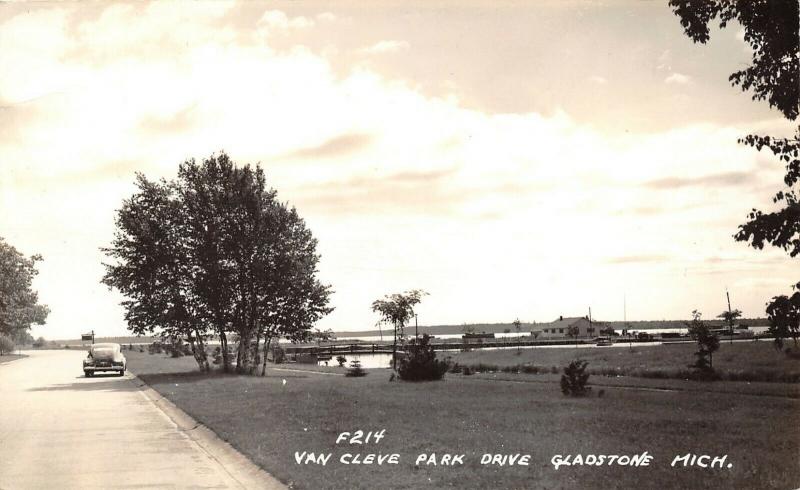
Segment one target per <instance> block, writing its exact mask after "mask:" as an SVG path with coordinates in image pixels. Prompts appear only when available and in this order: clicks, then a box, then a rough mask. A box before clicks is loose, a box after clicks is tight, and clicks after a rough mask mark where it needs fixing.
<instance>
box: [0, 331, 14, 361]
mask: <svg viewBox="0 0 800 490" xmlns="http://www.w3.org/2000/svg"><path fill="white" fill-rule="evenodd" d="M12 352H14V340H13V339H12V338H11V337H9V336H8V335H6V334H3V333H0V356H4V355H6V354H11V353H12Z"/></svg>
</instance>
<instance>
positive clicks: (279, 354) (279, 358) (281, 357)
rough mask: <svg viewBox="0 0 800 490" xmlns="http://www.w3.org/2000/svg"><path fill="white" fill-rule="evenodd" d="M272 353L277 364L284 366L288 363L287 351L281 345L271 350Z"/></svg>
mask: <svg viewBox="0 0 800 490" xmlns="http://www.w3.org/2000/svg"><path fill="white" fill-rule="evenodd" d="M271 351H272V362H274V363H275V364H282V363H284V362H286V351H285V350H284V349H283V347H281V346H279V345H275V346H273V347H272V349H271Z"/></svg>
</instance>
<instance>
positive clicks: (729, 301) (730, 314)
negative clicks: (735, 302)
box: [725, 288, 733, 344]
mask: <svg viewBox="0 0 800 490" xmlns="http://www.w3.org/2000/svg"><path fill="white" fill-rule="evenodd" d="M725 296H727V298H728V328H729V329H730V331H729V332H728V333H730V334H731V342H730V343H731V344H732V343H733V313H731V294H730V293H729V292H728V288H725Z"/></svg>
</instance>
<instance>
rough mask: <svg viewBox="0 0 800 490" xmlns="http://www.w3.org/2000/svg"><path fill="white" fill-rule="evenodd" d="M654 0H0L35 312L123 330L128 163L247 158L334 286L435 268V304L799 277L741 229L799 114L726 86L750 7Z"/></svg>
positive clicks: (5, 95) (354, 310) (75, 327)
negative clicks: (695, 17)
mask: <svg viewBox="0 0 800 490" xmlns="http://www.w3.org/2000/svg"><path fill="white" fill-rule="evenodd" d="M711 37H712V38H711V41H710V43H709V44H707V45H699V44H693V43H692V42H691V40H690V39H688V38H687V37H686V36H685V35H684V34H683V33H682V28H681V26H680V23H679V21H678V19H677V17H675V15H673V14H672V12H671V11H670V9H669V7H668V5H667V2H666V1H663V2H640V1H625V0H619V1H607V2H600V1H541V2H510V1H506V2H503V1H501V2H476V1H471V2H470V1H467V2H455V1H453V2H447V1H445V2H434V3H431V2H420V3H418V4H414V3H409V2H396V3H395V2H374V3H370V4H369V6H368V7H365V6H364V4H361V2H358V3H356V2H352V3H348V2H339V3H336V4H333V5H331V4H330V3H329V2H325V3H323V2H303V1H298V2H269V3H264V2H241V3H236V2H222V1H219V2H192V3H189V2H177V1H176V2H163V3H147V2H142V3H135V4H127V3H110V2H85V3H69V2H65V3H53V4H50V3H47V2H36V3H32V2H31V3H20V4H2V5H0V47H1V48H0V236H2V237H3V238H4V239H5V240H6V241H7V242H8V243H10V244H11V245H14V246H15V247H16V248H17V249H19V250H20V251H21V252H22V253H24V254H26V255H31V254H35V253H38V254H41V255H42V256H43V257H44V261H43V262H41V263H40V264H39V270H40V274H39V276H38V277H37V278H36V281H35V288H36V289H37V290H38V292H39V295H40V299H41V302H42V303H45V304H47V305H49V307H50V308H51V313H50V316H49V319H48V322H47V325H45V326H37V327H35V328H34V329H33V333H34V335H35V336H38V335H43V336H45V338H50V339H58V338H70V337H75V336H76V335H78V334H79V333H81V332H85V331H89V330H94V331H95V332H96V333H97V334H98V335H100V336H113V335H122V334H124V333H125V332H126V325H125V322H124V319H123V314H124V312H123V310H122V308H121V307H120V306H119V302H120V301H121V300H122V297H121V296H119V294H118V293H117V292H115V291H109V290H108V288H106V287H105V286H103V285H101V284H100V278H101V277H102V274H103V271H104V268H103V265H102V264H103V262H104V261H107V260H108V259H106V258H105V257H104V255H103V254H102V252H101V250H100V249H101V247H103V246H107V245H109V244H110V242H111V239H112V236H113V233H114V217H115V213H116V210H118V209H119V208H120V206H121V203H122V200H123V199H125V198H126V197H128V196H130V195H131V194H132V193H133V192H134V186H133V182H134V175H135V173H136V172H142V173H144V174H145V175H146V176H147V177H149V178H151V179H155V178H160V177H164V178H172V177H174V176H175V175H176V173H177V167H178V164H179V163H180V162H182V161H184V160H187V159H189V158H196V159H202V158H204V157H208V156H210V155H211V154H213V153H215V152H219V151H225V152H227V153H228V154H229V155H230V156H231V157H232V158H233V159H234V161H236V162H238V163H240V164H245V163H253V164H255V163H259V164H260V165H261V166H262V167H263V168H264V169H265V171H266V172H267V176H268V179H269V184H270V186H272V187H274V188H275V189H277V191H278V196H279V198H280V199H281V200H283V201H286V202H289V203H290V204H291V205H293V206H295V207H296V208H297V210H298V212H299V213H300V215H301V216H302V217H303V218H304V219H305V220H306V223H307V225H308V226H309V228H310V229H311V230H312V232H313V234H314V236H315V237H316V238H317V239H318V240H319V244H318V252H319V253H320V255H321V259H320V262H319V278H320V280H321V281H322V282H323V283H325V284H330V285H331V287H332V289H333V290H334V291H335V292H334V294H333V296H332V297H331V304H332V306H333V307H334V308H335V310H334V311H333V312H332V313H331V314H330V315H328V316H327V317H325V318H324V319H322V320H321V321H320V322H319V323H318V327H319V328H323V329H324V328H332V329H334V330H362V329H364V330H366V329H370V328H373V326H374V325H375V323H376V321H377V320H378V318H377V317H376V315H375V314H374V313H373V312H372V311H371V309H370V305H371V303H372V301H373V300H375V299H378V298H380V297H382V296H383V295H385V294H390V293H396V292H402V291H405V290H409V289H423V290H425V291H426V292H428V293H429V295H428V296H426V297H425V298H424V300H423V302H422V303H421V304H420V305H419V307H418V309H417V312H418V315H419V323H420V324H421V325H433V324H461V323H478V322H492V323H499V322H511V321H513V320H514V319H515V318H519V319H520V320H522V321H524V322H532V321H538V322H546V321H552V320H553V319H555V318H557V317H558V316H559V315H564V316H582V315H586V314H588V312H589V308H591V311H592V316H593V318H596V319H598V320H622V319H623V317H624V316H625V315H627V319H628V320H656V319H685V318H689V316H690V313H691V311H692V310H694V309H697V310H700V311H702V312H703V313H704V316H705V317H706V318H711V317H715V316H716V315H718V314H719V313H720V312H722V311H723V310H724V309H726V308H727V304H726V300H725V292H726V290H727V291H729V292H730V296H731V302H732V306H733V308H739V309H741V310H742V311H743V312H744V315H745V316H746V317H757V316H764V305H765V303H766V301H767V300H768V299H769V298H771V297H772V296H775V295H777V294H785V293H787V292H788V291H790V285H791V284H793V283H794V282H796V279H797V278H796V277H795V276H794V275H793V274H792V271H791V270H790V269H791V267H790V265H791V262H789V260H790V259H789V258H788V256H786V255H784V254H783V253H781V251H780V250H762V251H758V250H754V249H752V248H749V247H748V246H747V245H746V244H743V243H737V242H735V241H734V240H733V238H732V236H733V234H734V233H735V232H736V231H737V226H738V225H740V224H742V223H743V222H744V221H745V219H746V217H747V213H748V212H749V211H750V209H751V208H754V207H755V208H759V209H770V205H771V202H772V201H771V197H772V195H773V194H774V193H775V192H776V191H777V190H779V189H780V188H781V186H782V174H783V172H782V170H783V169H782V166H781V165H780V164H779V163H778V162H776V161H775V160H774V159H773V158H771V157H770V154H767V153H764V152H762V153H758V152H757V151H755V150H754V149H752V148H747V147H744V146H742V145H739V144H737V138H739V137H742V136H744V135H746V134H748V133H753V132H760V133H762V134H781V133H788V131H786V128H787V127H788V126H787V123H786V122H785V120H783V119H782V118H781V116H780V114H779V113H778V112H776V111H771V110H769V109H768V107H767V105H766V104H765V103H757V102H753V101H751V100H750V97H749V95H748V94H744V93H742V92H741V91H740V90H739V89H738V88H734V87H731V86H730V84H729V82H728V81H727V79H728V75H729V74H730V73H732V72H733V71H736V70H738V69H741V68H742V67H744V66H745V65H746V64H747V63H748V62H749V60H750V50H749V47H748V46H747V45H746V44H745V43H744V41H743V34H742V31H741V28H739V27H738V26H736V25H731V26H729V27H728V28H727V29H725V30H719V29H714V30H712V36H711Z"/></svg>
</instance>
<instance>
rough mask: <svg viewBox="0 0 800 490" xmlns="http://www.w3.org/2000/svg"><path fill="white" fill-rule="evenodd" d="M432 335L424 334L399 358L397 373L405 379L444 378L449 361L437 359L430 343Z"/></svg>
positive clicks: (425, 379)
mask: <svg viewBox="0 0 800 490" xmlns="http://www.w3.org/2000/svg"><path fill="white" fill-rule="evenodd" d="M430 340H431V338H430V335H428V334H423V335H422V338H420V339H419V342H418V343H415V344H412V345H410V346H409V347H408V351H407V355H406V356H404V357H402V358H400V359H398V363H397V374H398V375H399V376H400V379H402V380H405V381H432V380H438V379H442V378H443V377H444V373H445V372H446V371H447V363H446V362H445V361H440V360H438V359H436V351H434V350H433V346H432V345H430Z"/></svg>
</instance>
